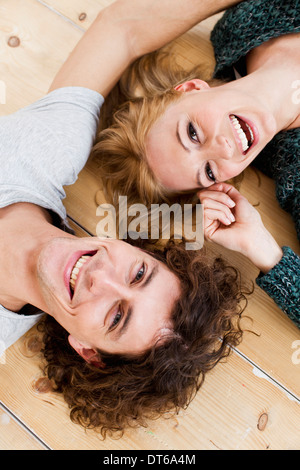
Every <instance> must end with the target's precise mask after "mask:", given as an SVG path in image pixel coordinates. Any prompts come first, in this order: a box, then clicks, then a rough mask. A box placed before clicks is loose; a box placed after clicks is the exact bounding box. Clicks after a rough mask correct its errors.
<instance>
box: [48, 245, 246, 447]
mask: <svg viewBox="0 0 300 470" xmlns="http://www.w3.org/2000/svg"><path fill="white" fill-rule="evenodd" d="M153 256H155V257H156V258H157V259H159V260H160V261H162V262H163V263H165V265H166V266H168V268H169V269H170V270H171V271H172V272H174V273H175V275H176V276H177V277H178V278H179V280H180V283H181V289H182V294H181V297H180V298H179V300H178V301H177V302H176V304H175V305H174V309H173V312H172V322H173V330H172V332H171V333H170V334H169V336H167V337H164V339H163V340H161V341H158V343H157V344H155V345H154V346H153V347H152V349H150V350H148V351H146V352H145V353H143V354H140V355H136V356H130V355H112V354H107V353H106V352H105V351H101V350H100V351H99V353H100V355H101V359H102V361H103V362H104V363H105V367H104V368H102V369H99V368H96V367H95V366H93V365H90V364H88V363H87V362H85V361H84V360H83V359H82V358H81V357H80V356H79V355H78V354H77V353H76V352H75V351H74V350H73V348H71V347H70V346H69V344H68V341H67V337H68V333H67V332H66V331H65V330H64V329H63V328H62V327H61V326H60V325H59V324H58V323H57V322H56V321H55V320H54V319H53V318H52V317H50V316H46V319H45V322H44V324H43V331H44V350H43V352H44V357H45V359H46V362H47V364H46V367H45V372H46V374H47V375H48V378H49V379H52V380H53V381H54V383H55V390H56V391H57V392H60V393H62V394H63V396H64V399H65V400H66V402H67V403H68V405H69V407H70V408H71V413H70V416H71V419H72V421H74V422H76V423H79V424H81V425H83V426H84V427H91V428H97V429H98V430H100V431H101V434H102V436H103V437H104V438H105V436H106V434H107V433H109V434H110V435H114V434H116V433H117V434H119V433H120V434H122V433H123V431H124V430H125V428H126V427H129V426H131V427H133V426H137V425H143V426H146V425H147V423H146V422H147V419H149V418H156V417H158V416H160V415H162V414H163V413H165V412H167V411H172V410H173V411H174V412H178V411H179V409H181V408H185V407H187V406H188V404H189V403H190V401H191V400H192V399H193V397H194V396H195V394H196V392H197V391H198V390H199V388H200V386H201V385H202V383H203V381H204V378H205V375H206V373H207V372H208V371H209V370H211V369H212V368H213V367H214V366H215V365H216V364H217V363H218V362H219V361H220V360H221V359H222V358H225V357H227V356H228V355H229V353H230V351H231V347H232V346H236V345H237V344H238V343H239V342H240V341H241V339H242V334H243V331H242V329H241V325H240V322H241V314H242V311H243V310H244V308H245V305H246V303H247V297H246V292H243V290H242V287H241V281H240V275H239V272H238V271H237V270H236V269H235V268H233V267H231V266H228V265H227V264H225V262H224V261H223V260H222V259H220V258H216V259H214V260H210V261H209V260H208V258H207V255H205V254H204V252H203V250H201V251H187V250H186V249H185V247H184V244H183V243H179V244H178V243H177V244H175V243H174V242H173V241H169V242H168V243H167V245H166V246H165V248H164V249H163V250H156V251H154V253H153ZM248 293H249V292H247V294H248Z"/></svg>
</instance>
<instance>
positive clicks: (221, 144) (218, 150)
mask: <svg viewBox="0 0 300 470" xmlns="http://www.w3.org/2000/svg"><path fill="white" fill-rule="evenodd" d="M233 154H234V147H233V145H232V143H231V142H230V141H229V140H228V139H227V138H226V137H225V136H223V135H218V136H217V137H216V138H215V155H216V156H218V157H220V158H222V159H224V160H231V158H232V157H233Z"/></svg>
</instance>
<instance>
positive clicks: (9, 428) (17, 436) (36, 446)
mask: <svg viewBox="0 0 300 470" xmlns="http://www.w3.org/2000/svg"><path fill="white" fill-rule="evenodd" d="M0 450H45V447H44V446H43V445H42V444H41V443H40V442H39V441H37V440H36V439H35V437H34V436H33V435H32V434H31V433H30V432H28V431H27V430H25V429H24V427H23V426H22V425H21V424H19V423H18V422H16V421H15V419H14V418H13V416H12V415H11V414H10V413H8V412H6V411H4V410H3V409H1V405H0Z"/></svg>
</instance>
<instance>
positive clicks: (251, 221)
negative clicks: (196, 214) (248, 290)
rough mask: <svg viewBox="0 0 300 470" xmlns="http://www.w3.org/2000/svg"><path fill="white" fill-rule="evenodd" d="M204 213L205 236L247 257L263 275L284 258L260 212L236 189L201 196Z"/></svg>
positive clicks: (214, 189)
mask: <svg viewBox="0 0 300 470" xmlns="http://www.w3.org/2000/svg"><path fill="white" fill-rule="evenodd" d="M198 196H199V199H200V202H201V204H202V205H203V209H204V236H205V238H206V239H207V240H211V241H214V242H215V243H218V244H219V245H222V246H224V247H225V248H228V249H230V250H234V251H238V252H239V253H242V254H243V255H245V256H247V258H249V259H250V260H251V261H252V262H253V263H254V264H255V266H257V267H258V268H259V269H260V270H261V271H262V272H264V273H266V272H268V271H269V270H270V269H272V268H273V267H274V266H275V265H276V264H277V263H278V262H279V261H280V259H281V258H282V250H281V248H280V247H279V245H278V244H277V242H276V241H275V240H274V238H273V237H272V235H271V234H270V232H268V230H267V229H266V228H265V226H264V225H263V223H262V220H261V217H260V215H259V213H258V211H257V210H256V209H255V208H254V207H253V206H252V205H251V204H250V203H249V202H248V200H247V199H246V198H245V197H244V196H242V195H241V194H240V193H239V191H238V190H237V189H235V188H234V186H232V185H230V184H227V183H217V184H214V185H213V186H210V187H209V188H207V189H204V190H202V191H199V193H198Z"/></svg>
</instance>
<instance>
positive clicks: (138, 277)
mask: <svg viewBox="0 0 300 470" xmlns="http://www.w3.org/2000/svg"><path fill="white" fill-rule="evenodd" d="M144 274H145V265H144V263H143V264H142V266H141V267H140V269H139V270H138V272H137V273H136V276H135V278H134V282H139V281H140V280H141V279H142V278H143V277H144Z"/></svg>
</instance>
